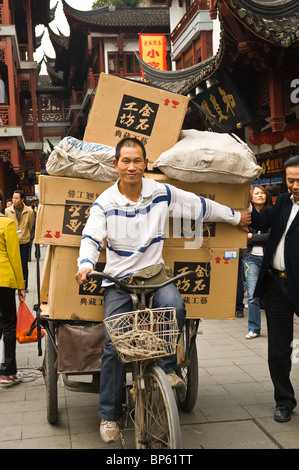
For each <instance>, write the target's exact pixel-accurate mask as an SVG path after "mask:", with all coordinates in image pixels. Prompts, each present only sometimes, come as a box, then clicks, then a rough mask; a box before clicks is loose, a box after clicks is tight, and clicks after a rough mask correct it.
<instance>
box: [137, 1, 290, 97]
mask: <svg viewBox="0 0 299 470" xmlns="http://www.w3.org/2000/svg"><path fill="white" fill-rule="evenodd" d="M221 5H225V6H226V7H227V8H228V9H229V10H230V11H231V13H232V14H233V15H234V16H235V18H237V20H238V21H240V22H242V24H243V25H244V26H246V28H247V29H248V30H250V33H253V34H254V35H257V36H258V37H259V39H260V40H262V41H267V42H271V43H272V45H273V46H277V47H281V48H283V49H286V48H288V47H289V46H294V47H298V46H299V41H298V39H299V0H220V2H219V3H218V9H219V6H221ZM221 16H222V15H221V11H220V18H221ZM220 21H221V41H220V46H219V49H218V52H217V54H216V55H215V56H214V57H211V58H210V59H207V60H205V61H203V62H201V63H199V64H196V65H193V66H191V67H188V68H186V69H182V70H177V71H173V72H166V71H163V70H157V69H155V68H153V67H151V66H150V65H148V64H146V63H145V62H144V61H143V60H142V59H141V58H140V56H138V54H136V55H137V57H138V60H139V62H140V65H141V67H142V70H143V73H144V76H145V79H146V80H147V82H148V83H149V84H150V85H151V86H154V87H157V88H164V89H166V90H169V91H173V92H175V93H180V94H184V95H185V94H187V93H188V92H190V91H191V90H192V89H194V88H195V87H196V86H199V85H200V83H201V82H203V81H204V80H207V79H208V78H209V77H211V76H212V75H213V74H214V73H215V72H216V71H217V70H218V68H219V66H220V64H221V61H222V59H223V57H224V53H225V28H226V24H225V21H228V20H225V19H220ZM228 26H230V25H228Z"/></svg>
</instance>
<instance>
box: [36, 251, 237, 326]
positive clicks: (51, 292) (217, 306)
mask: <svg viewBox="0 0 299 470" xmlns="http://www.w3.org/2000/svg"><path fill="white" fill-rule="evenodd" d="M78 255H79V249H78V248H73V247H58V246H57V247H51V256H48V257H47V264H48V266H45V265H44V269H45V270H46V271H48V272H50V276H49V278H48V279H49V284H48V286H46V285H45V284H44V289H45V290H46V289H47V290H48V295H47V299H48V303H47V304H46V306H45V304H43V308H42V311H43V312H44V311H45V312H46V314H48V315H49V316H50V318H53V319H57V320H81V321H94V322H98V321H103V318H104V296H103V295H104V293H103V289H102V288H101V287H100V285H99V283H98V282H97V281H91V282H90V283H88V284H87V285H86V286H79V285H78V284H77V282H76V280H75V274H76V272H77V258H78ZM163 257H164V260H165V261H166V262H167V263H168V264H169V266H170V267H171V269H173V271H174V274H175V275H177V274H180V273H181V272H184V271H188V270H194V271H197V272H198V273H199V279H196V280H192V279H190V280H189V279H186V280H183V281H180V282H179V284H178V285H177V287H178V289H179V292H180V293H181V295H182V297H183V299H184V301H185V304H186V309H187V318H207V319H233V318H234V317H235V308H236V292H237V277H238V249H232V250H227V249H225V248H219V249H214V250H213V253H210V252H209V250H206V249H204V248H201V249H199V250H185V249H183V248H173V247H165V248H164V250H163ZM105 263H106V253H105V250H103V251H102V253H101V255H100V257H99V261H98V264H97V266H96V269H97V270H98V271H102V270H103V269H104V266H105ZM209 263H210V264H209ZM42 302H44V301H43V300H42Z"/></svg>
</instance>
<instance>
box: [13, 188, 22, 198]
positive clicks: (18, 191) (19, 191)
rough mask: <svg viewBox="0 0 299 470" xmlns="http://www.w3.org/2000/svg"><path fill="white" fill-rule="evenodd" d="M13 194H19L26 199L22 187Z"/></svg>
mask: <svg viewBox="0 0 299 470" xmlns="http://www.w3.org/2000/svg"><path fill="white" fill-rule="evenodd" d="M13 194H19V195H20V197H21V199H25V193H24V192H23V191H21V190H20V189H16V190H15V191H14V192H13Z"/></svg>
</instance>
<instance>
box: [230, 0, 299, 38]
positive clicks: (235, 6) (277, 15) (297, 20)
mask: <svg viewBox="0 0 299 470" xmlns="http://www.w3.org/2000/svg"><path fill="white" fill-rule="evenodd" d="M224 3H226V5H227V6H228V8H229V9H230V10H231V11H232V12H233V14H234V15H235V16H236V18H238V20H239V21H240V22H242V23H243V25H244V26H245V27H246V28H248V29H249V30H250V31H252V32H253V33H255V34H258V35H259V36H260V37H261V38H263V39H265V40H267V41H269V42H272V43H273V44H277V45H280V46H282V47H288V46H290V45H291V44H293V43H294V42H296V41H298V40H299V2H298V0H276V1H275V0H272V1H266V0H264V1H262V0H224Z"/></svg>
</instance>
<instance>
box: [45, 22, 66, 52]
mask: <svg viewBox="0 0 299 470" xmlns="http://www.w3.org/2000/svg"><path fill="white" fill-rule="evenodd" d="M48 33H49V37H50V39H51V42H52V43H53V46H55V44H57V45H58V46H60V47H62V48H63V49H67V48H68V45H69V40H70V38H69V36H64V35H63V34H57V33H55V32H54V31H53V29H52V28H50V26H48Z"/></svg>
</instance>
